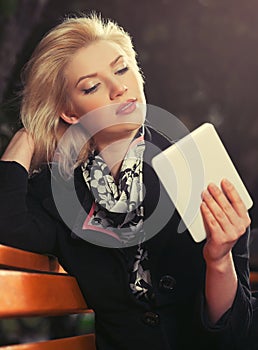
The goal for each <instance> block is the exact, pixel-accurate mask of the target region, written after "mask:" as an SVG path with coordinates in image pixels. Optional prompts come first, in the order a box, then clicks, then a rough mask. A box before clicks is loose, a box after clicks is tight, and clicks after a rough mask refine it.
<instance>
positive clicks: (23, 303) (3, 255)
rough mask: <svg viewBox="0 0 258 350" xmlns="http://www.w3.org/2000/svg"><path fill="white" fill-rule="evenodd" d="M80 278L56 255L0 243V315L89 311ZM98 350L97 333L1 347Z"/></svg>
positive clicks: (12, 349)
mask: <svg viewBox="0 0 258 350" xmlns="http://www.w3.org/2000/svg"><path fill="white" fill-rule="evenodd" d="M89 312H92V310H89V309H88V307H87V305H86V302H85V300H84V298H83V296H82V294H81V291H80V289H79V286H78V284H77V281H76V279H75V278H74V277H72V276H69V275H68V274H67V273H66V272H65V271H64V270H63V269H62V267H61V266H60V265H59V264H58V261H57V260H56V259H55V258H52V257H48V256H44V255H41V254H35V253H31V252H27V251H24V250H20V249H16V248H12V247H7V246H3V245H0V318H9V317H27V316H43V317H45V316H51V315H52V316H55V315H69V314H79V313H89ZM0 349H1V350H25V349H26V350H52V349H53V350H54V349H55V350H66V349H75V350H95V340H94V334H87V335H79V336H76V337H67V338H62V339H56V340H49V341H42V342H37V343H26V344H19V345H11V346H10V345H9V346H3V347H0Z"/></svg>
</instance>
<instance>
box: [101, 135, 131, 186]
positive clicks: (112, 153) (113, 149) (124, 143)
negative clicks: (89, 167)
mask: <svg viewBox="0 0 258 350" xmlns="http://www.w3.org/2000/svg"><path fill="white" fill-rule="evenodd" d="M135 134H136V133H134V135H130V137H127V138H124V139H120V140H116V141H113V142H112V143H105V142H102V143H99V142H98V143H97V149H98V151H99V153H100V155H101V157H102V158H103V159H104V161H105V163H106V164H107V166H108V167H109V169H110V171H111V174H112V175H113V177H114V179H115V181H117V180H118V175H119V172H120V169H121V165H122V163H123V160H124V157H125V155H126V153H127V151H128V148H129V145H130V143H131V142H132V140H133V138H134V136H135Z"/></svg>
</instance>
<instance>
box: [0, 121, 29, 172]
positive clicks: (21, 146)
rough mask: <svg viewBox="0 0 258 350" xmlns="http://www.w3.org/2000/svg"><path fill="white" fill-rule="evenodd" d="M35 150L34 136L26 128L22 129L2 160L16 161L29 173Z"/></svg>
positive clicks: (14, 137) (11, 142)
mask: <svg viewBox="0 0 258 350" xmlns="http://www.w3.org/2000/svg"><path fill="white" fill-rule="evenodd" d="M34 148H35V147H34V141H33V138H32V136H31V135H30V134H29V133H28V132H27V131H26V130H25V129H24V128H23V129H20V130H19V131H17V132H16V133H15V135H14V136H13V138H12V139H11V141H10V143H9V145H8V146H7V148H6V150H5V151H4V153H3V155H2V157H1V160H4V161H16V162H18V163H20V164H21V165H22V166H24V168H25V169H26V170H27V171H29V168H30V163H31V159H32V156H33V153H34Z"/></svg>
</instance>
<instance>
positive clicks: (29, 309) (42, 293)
mask: <svg viewBox="0 0 258 350" xmlns="http://www.w3.org/2000/svg"><path fill="white" fill-rule="evenodd" d="M0 301H1V302H0V304H1V307H0V317H14V316H15V317H22V316H41V315H62V314H67V313H70V314H71V313H80V312H86V310H87V305H86V303H85V300H84V298H83V296H82V294H81V291H80V289H79V286H78V284H77V281H76V279H75V278H74V277H72V276H69V275H67V274H47V273H30V272H21V271H9V270H0Z"/></svg>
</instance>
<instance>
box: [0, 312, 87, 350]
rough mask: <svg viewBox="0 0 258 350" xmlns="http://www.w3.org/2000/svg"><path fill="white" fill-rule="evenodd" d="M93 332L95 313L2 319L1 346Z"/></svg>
mask: <svg viewBox="0 0 258 350" xmlns="http://www.w3.org/2000/svg"><path fill="white" fill-rule="evenodd" d="M92 332H94V313H86V314H78V315H77V314H76V315H70V316H51V317H22V318H17V319H14V318H10V319H1V320H0V346H2V345H11V344H22V343H29V342H37V341H43V340H49V339H59V338H63V337H72V336H76V335H82V334H88V333H92ZM75 350H76V349H75Z"/></svg>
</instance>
